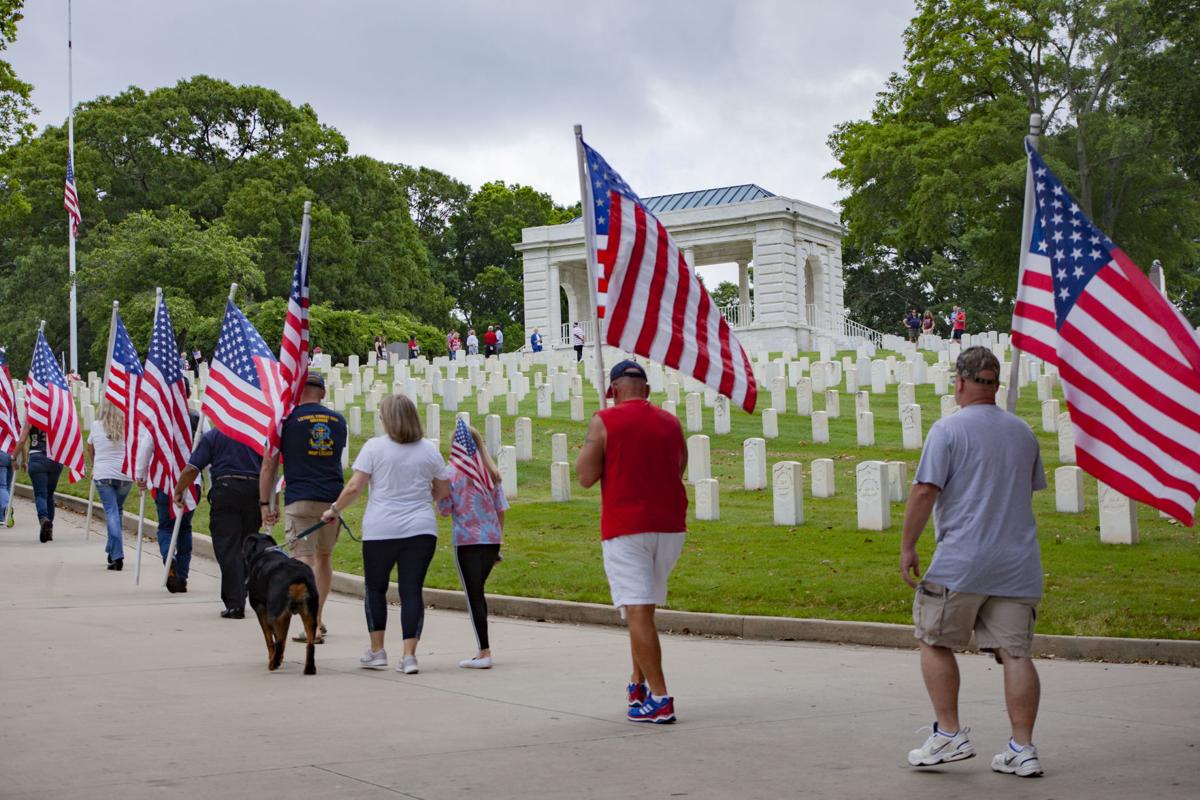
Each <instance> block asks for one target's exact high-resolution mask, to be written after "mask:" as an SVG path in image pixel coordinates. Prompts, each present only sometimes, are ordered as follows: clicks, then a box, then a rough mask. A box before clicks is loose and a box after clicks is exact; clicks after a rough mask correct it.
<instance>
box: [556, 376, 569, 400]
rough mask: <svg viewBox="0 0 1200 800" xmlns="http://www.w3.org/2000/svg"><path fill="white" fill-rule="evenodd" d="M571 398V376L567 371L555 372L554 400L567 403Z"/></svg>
mask: <svg viewBox="0 0 1200 800" xmlns="http://www.w3.org/2000/svg"><path fill="white" fill-rule="evenodd" d="M570 399H571V376H570V375H568V374H567V373H565V372H556V373H554V402H556V403H565V402H567V401H568V400H570Z"/></svg>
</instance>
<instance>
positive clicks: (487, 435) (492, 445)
mask: <svg viewBox="0 0 1200 800" xmlns="http://www.w3.org/2000/svg"><path fill="white" fill-rule="evenodd" d="M483 441H484V444H486V445H487V450H488V455H490V456H491V457H492V458H496V457H498V456H499V455H500V415H499V414H488V415H487V419H485V420H484V422H483Z"/></svg>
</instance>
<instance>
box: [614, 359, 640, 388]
mask: <svg viewBox="0 0 1200 800" xmlns="http://www.w3.org/2000/svg"><path fill="white" fill-rule="evenodd" d="M617 378H641V379H642V380H646V379H647V378H646V370H644V369H642V365H641V364H639V363H637V362H636V361H630V360H629V359H625V360H624V361H620V362H618V363H617V364H616V365H615V366H614V367H613V368H612V369H611V370H610V371H609V373H608V382H609V383H612V382H613V381H615V380H616V379H617Z"/></svg>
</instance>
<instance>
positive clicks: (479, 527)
mask: <svg viewBox="0 0 1200 800" xmlns="http://www.w3.org/2000/svg"><path fill="white" fill-rule="evenodd" d="M467 430H469V431H470V432H471V436H472V438H474V439H475V447H477V448H478V449H479V453H480V455H481V456H482V457H483V463H484V465H485V466H486V467H487V470H488V472H489V473H490V474H491V477H492V484H493V487H492V491H491V492H485V491H484V490H482V489H480V488H479V487H478V486H476V485H475V482H474V481H472V480H471V479H470V478H469V477H467V475H466V474H464V473H463V471H462V470H461V469H459V468H458V467H457V466H455V467H454V468H453V469H451V471H450V496H449V497H447V498H445V499H444V500H440V501H438V513H440V514H441V515H442V516H443V517H447V516H450V515H452V514H453V516H454V525H453V530H454V560H455V563H456V564H457V565H458V579H459V581H461V582H462V586H463V591H464V592H465V593H466V595H467V610H468V611H469V612H470V614H471V623H472V624H473V625H474V626H475V639H476V640H477V642H478V643H479V653H478V654H477V655H476V656H475V657H474V658H468V659H466V660H464V661H460V662H458V665H459V666H460V667H463V668H464V669H490V668H491V666H492V650H491V645H490V643H489V642H488V629H487V598H486V597H485V595H484V592H483V587H484V584H486V583H487V579H488V575H490V574H491V572H492V567H494V566H495V565H496V564H497V563H498V562H499V561H500V542H501V538H502V534H503V530H504V512H505V511H506V510H507V509H508V500H507V499H505V497H504V487H502V486H501V485H500V470H498V469H496V465H495V463H493V462H492V459H491V456H489V455H488V452H487V449H486V448H485V447H484V446H483V441H482V437H480V435H479V431H477V430H475V429H474V428H468V429H467Z"/></svg>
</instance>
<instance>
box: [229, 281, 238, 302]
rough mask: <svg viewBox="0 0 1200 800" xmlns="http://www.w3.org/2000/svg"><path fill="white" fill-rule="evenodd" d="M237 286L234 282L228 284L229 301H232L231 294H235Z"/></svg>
mask: <svg viewBox="0 0 1200 800" xmlns="http://www.w3.org/2000/svg"><path fill="white" fill-rule="evenodd" d="M237 286H238V285H237V284H236V283H231V284H229V302H231V303H232V302H233V296H234V295H235V294H237Z"/></svg>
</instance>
